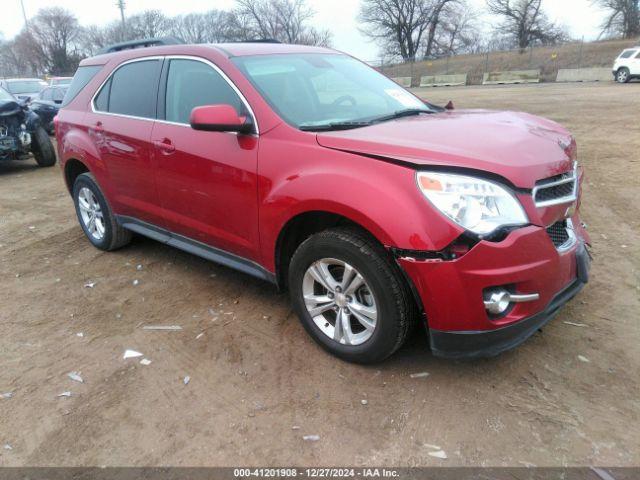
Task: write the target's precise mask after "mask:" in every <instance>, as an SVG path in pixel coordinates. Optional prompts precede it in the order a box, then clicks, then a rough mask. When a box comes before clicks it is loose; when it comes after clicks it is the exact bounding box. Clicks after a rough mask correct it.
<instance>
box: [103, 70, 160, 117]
mask: <svg viewBox="0 0 640 480" xmlns="http://www.w3.org/2000/svg"><path fill="white" fill-rule="evenodd" d="M159 76H160V61H159V60H142V61H137V62H133V63H127V64H125V65H123V66H121V67H120V68H118V69H117V70H116V71H115V73H114V74H113V75H112V76H111V78H110V79H109V81H107V83H105V84H104V86H103V87H102V89H101V90H100V93H99V94H98V95H97V96H96V99H95V101H94V106H95V108H96V110H98V111H102V112H108V113H115V114H118V115H127V116H131V117H140V118H155V116H156V93H157V86H158V78H159Z"/></svg>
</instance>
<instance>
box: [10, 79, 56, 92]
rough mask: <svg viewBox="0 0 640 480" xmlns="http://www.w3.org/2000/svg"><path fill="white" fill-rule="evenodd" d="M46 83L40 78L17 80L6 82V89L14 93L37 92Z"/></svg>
mask: <svg viewBox="0 0 640 480" xmlns="http://www.w3.org/2000/svg"><path fill="white" fill-rule="evenodd" d="M46 86H47V84H46V83H44V82H41V81H40V80H21V81H18V82H7V90H9V91H10V92H11V93H13V94H14V95H20V94H22V93H37V92H39V91H40V90H42V89H43V88H44V87H46Z"/></svg>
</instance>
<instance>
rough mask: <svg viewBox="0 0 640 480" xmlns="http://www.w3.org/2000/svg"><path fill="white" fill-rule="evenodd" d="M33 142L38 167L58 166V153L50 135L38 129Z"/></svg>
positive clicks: (32, 149)
mask: <svg viewBox="0 0 640 480" xmlns="http://www.w3.org/2000/svg"><path fill="white" fill-rule="evenodd" d="M31 142H32V143H31V151H32V152H33V156H34V157H35V158H36V162H37V163H38V166H40V167H52V166H53V165H55V164H56V151H55V150H54V149H53V144H52V143H51V139H50V138H49V134H47V131H46V130H45V129H44V128H42V127H38V128H36V130H35V131H34V132H33V138H32V139H31Z"/></svg>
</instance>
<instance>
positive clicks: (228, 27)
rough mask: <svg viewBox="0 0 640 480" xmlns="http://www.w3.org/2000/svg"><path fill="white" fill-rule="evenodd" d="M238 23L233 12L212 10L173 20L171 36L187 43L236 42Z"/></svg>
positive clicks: (181, 16)
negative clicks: (236, 26) (236, 24)
mask: <svg viewBox="0 0 640 480" xmlns="http://www.w3.org/2000/svg"><path fill="white" fill-rule="evenodd" d="M235 23H236V19H235V16H234V14H233V13H232V12H225V11H222V10H210V11H208V12H205V13H189V14H187V15H179V16H178V17H175V18H173V19H172V20H171V24H172V28H171V34H172V35H173V36H175V37H177V38H179V39H180V40H182V41H184V42H185V43H218V42H226V41H231V40H235V39H236V37H237V35H236V32H235V29H234V26H235Z"/></svg>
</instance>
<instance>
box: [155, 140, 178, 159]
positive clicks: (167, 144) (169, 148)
mask: <svg viewBox="0 0 640 480" xmlns="http://www.w3.org/2000/svg"><path fill="white" fill-rule="evenodd" d="M153 145H154V146H155V147H156V148H157V149H158V150H160V151H161V152H162V154H163V155H171V154H172V153H174V152H175V151H176V146H175V145H174V144H173V143H171V140H169V139H168V138H165V139H164V140H162V141H159V140H156V141H154V142H153Z"/></svg>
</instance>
